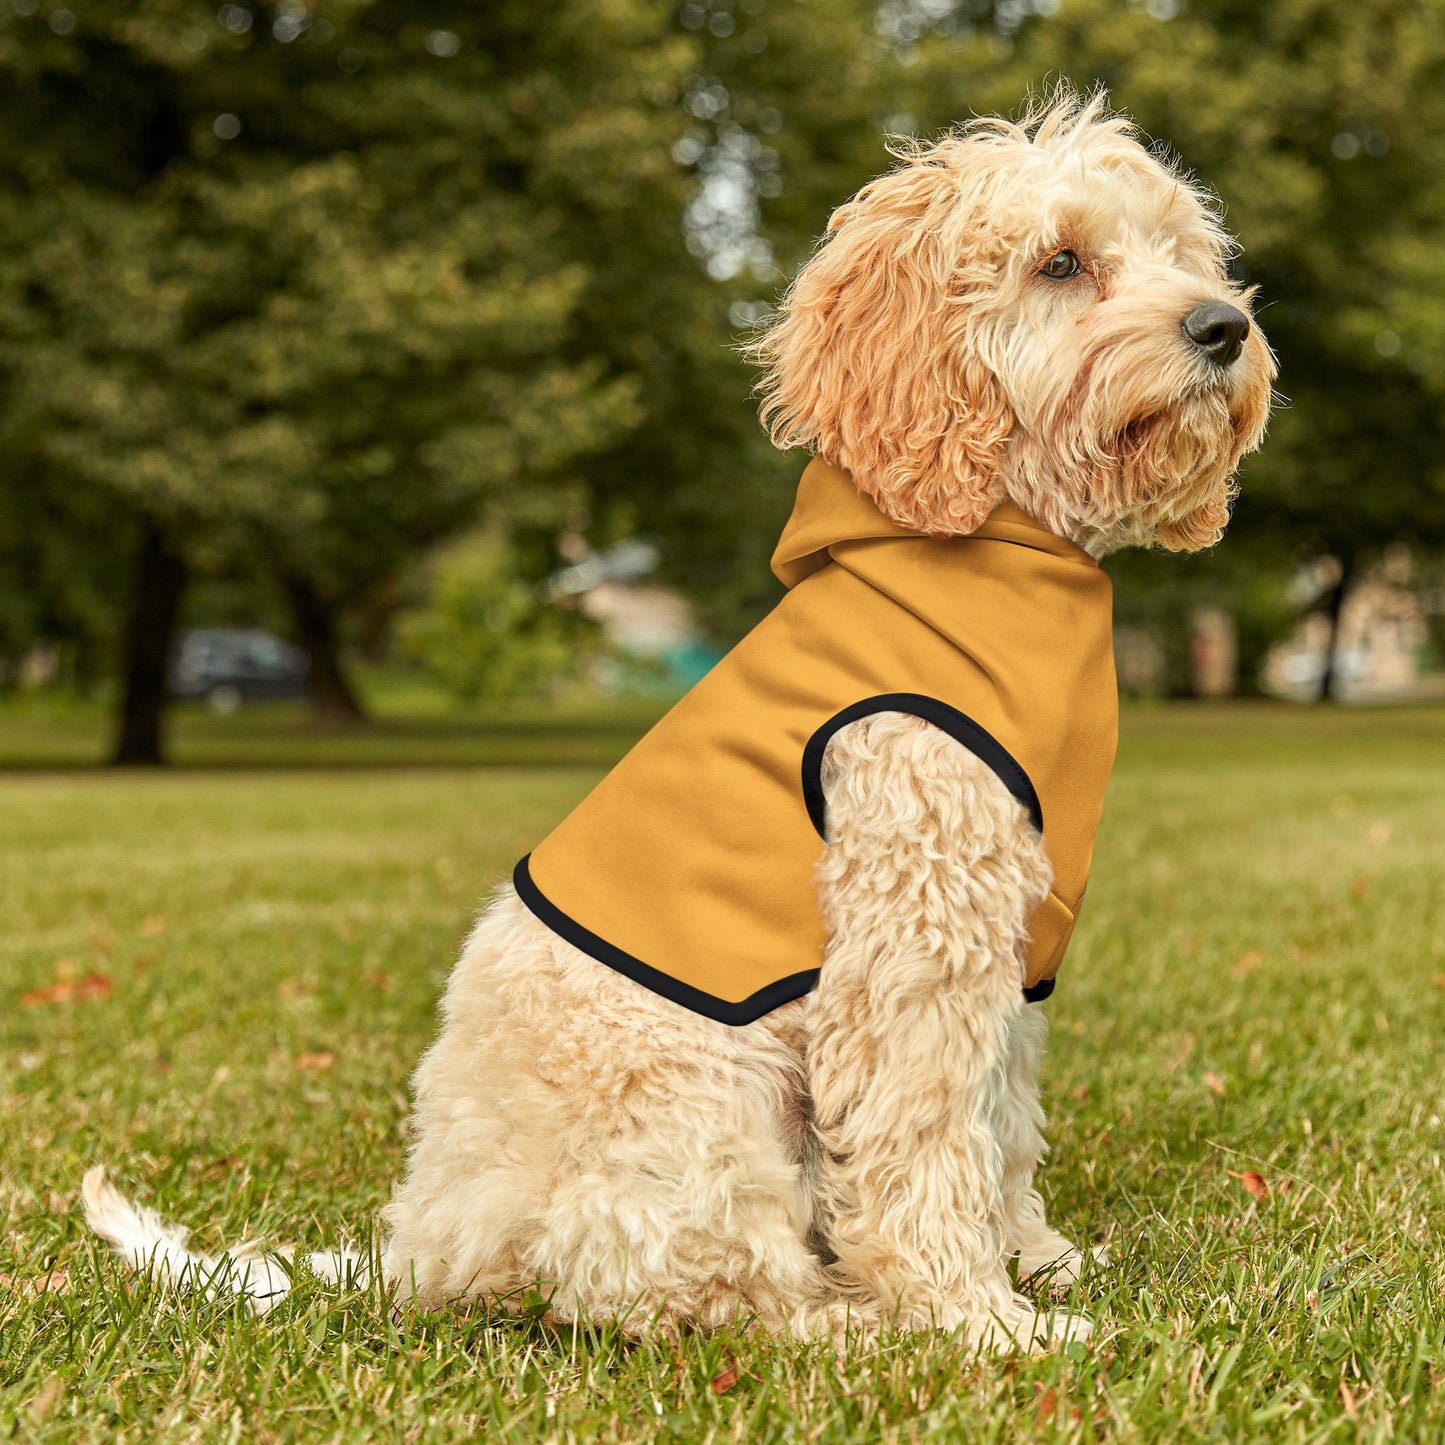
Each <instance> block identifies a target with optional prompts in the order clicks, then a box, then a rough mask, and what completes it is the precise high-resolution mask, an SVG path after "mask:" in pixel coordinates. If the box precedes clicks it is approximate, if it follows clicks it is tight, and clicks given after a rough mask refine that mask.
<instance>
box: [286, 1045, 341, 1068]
mask: <svg viewBox="0 0 1445 1445" xmlns="http://www.w3.org/2000/svg"><path fill="white" fill-rule="evenodd" d="M335 1062H336V1055H335V1054H333V1053H331V1052H329V1051H328V1050H326V1049H317V1050H316V1052H315V1053H311V1054H300V1055H298V1057H297V1059H296V1067H297V1068H298V1069H329V1068H330V1067H331V1066H332V1064H334V1063H335Z"/></svg>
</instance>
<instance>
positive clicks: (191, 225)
mask: <svg viewBox="0 0 1445 1445" xmlns="http://www.w3.org/2000/svg"><path fill="white" fill-rule="evenodd" d="M1442 9H1445V4H1442V0H1359V3H1346V0H1275V3H1272V4H1270V5H1267V6H1261V5H1256V4H1254V3H1252V0H1192V3H1188V4H1186V3H1183V0H1147V3H1135V0H868V3H863V0H682V3H680V4H678V3H673V0H557V3H554V4H551V5H544V6H538V5H534V4H525V3H522V0H493V3H489V4H487V5H485V6H464V5H461V4H459V3H453V4H433V3H429V0H415V3H401V0H317V3H315V4H307V3H303V0H281V3H277V4H246V5H242V4H221V5H220V6H219V7H217V6H216V5H213V4H210V3H199V0H129V3H121V0H66V3H65V4H56V3H53V0H0V89H3V94H4V97H5V101H4V104H3V106H0V459H3V460H0V660H3V659H4V658H7V657H8V658H10V659H14V658H16V657H18V656H20V655H22V654H23V653H24V652H25V650H26V649H27V648H28V647H30V646H31V645H33V644H34V643H35V642H36V641H37V640H51V641H57V642H63V643H65V644H66V645H67V647H68V649H69V656H70V657H71V659H72V669H73V672H74V674H75V676H76V678H77V680H79V681H81V682H85V681H87V680H89V679H93V678H95V677H97V676H102V675H113V676H117V677H119V678H120V679H121V681H122V684H123V686H122V697H123V705H122V708H121V710H120V712H121V717H120V727H119V729H118V737H117V749H116V752H117V756H118V757H119V758H121V759H123V760H126V761H154V760H157V759H158V758H159V757H160V753H161V734H160V719H161V704H162V701H163V693H164V686H163V683H164V668H165V658H166V653H167V650H168V649H169V646H170V642H171V637H172V634H173V632H174V629H175V627H176V625H177V619H178V617H179V616H180V615H181V608H182V606H183V601H184V589H185V586H186V581H187V578H188V576H193V575H196V574H198V573H199V574H202V575H208V576H209V575H232V574H241V573H246V574H261V575H265V576H266V577H267V578H269V579H270V585H271V587H272V588H273V590H274V594H275V596H276V598H277V599H279V600H280V601H281V602H284V605H285V606H286V607H287V609H288V611H289V614H290V616H291V619H292V627H293V630H294V631H295V632H296V634H297V636H298V640H300V641H301V642H302V643H303V645H305V646H306V647H307V650H308V651H309V652H310V654H311V656H312V658H313V666H314V676H315V678H316V680H317V685H318V702H319V703H320V704H322V705H323V707H325V708H329V709H330V710H331V711H333V712H340V713H344V712H346V711H348V710H349V709H351V708H352V707H353V706H354V699H352V697H351V696H350V692H349V688H348V686H347V683H346V679H345V675H344V671H343V669H342V667H341V665H340V663H339V660H338V646H337V635H338V634H337V629H338V627H339V626H340V624H341V623H342V622H343V621H344V619H345V618H346V617H347V616H348V615H352V614H354V613H355V612H356V611H357V610H358V609H363V608H369V609H373V610H375V609H378V608H379V609H381V610H382V611H385V609H386V608H387V607H388V606H389V605H390V600H391V599H392V598H393V597H394V595H395V594H396V589H397V583H398V579H399V578H400V577H401V576H402V575H403V574H404V573H405V572H406V570H407V569H408V568H409V567H410V566H411V565H412V564H413V562H414V561H415V559H416V558H417V556H418V555H419V554H420V553H421V552H422V551H423V550H425V549H427V548H428V547H430V546H432V545H433V544H435V543H437V542H439V541H441V540H443V539H446V538H448V537H450V536H452V535H454V534H457V533H459V532H461V531H464V530H466V529H469V528H473V527H476V526H478V525H481V524H483V523H485V524H486V525H487V526H488V527H489V528H490V531H489V535H490V536H493V537H496V536H498V535H501V534H500V533H499V531H498V529H499V528H501V529H503V530H504V532H505V538H506V545H507V546H508V547H509V548H510V549H511V552H512V555H513V558H514V563H515V567H516V569H517V572H518V575H519V576H521V577H523V578H530V579H536V578H539V577H540V576H541V575H543V574H544V573H545V572H546V571H547V570H548V568H549V567H550V566H551V565H553V562H554V540H555V538H556V536H557V535H558V533H559V532H561V531H563V530H564V529H566V530H571V531H573V532H577V531H581V532H584V533H585V534H586V535H587V536H588V538H589V540H591V541H592V542H594V543H596V544H602V543H605V542H608V541H612V540H615V539H616V538H618V537H621V536H624V535H628V534H630V533H631V532H633V531H641V532H644V533H646V534H648V535H650V536H652V537H654V538H656V539H658V540H659V541H660V542H661V544H662V550H663V556H664V567H665V574H666V576H667V578H668V579H669V580H671V581H674V582H676V583H678V584H679V585H681V586H682V587H684V588H685V589H686V590H687V591H688V592H689V594H690V595H691V596H692V597H693V598H694V599H695V600H696V601H697V602H698V604H699V606H700V608H701V610H702V614H703V616H704V618H705V619H707V620H708V621H709V622H710V623H711V624H712V625H713V626H714V628H715V629H716V630H717V632H718V633H719V634H720V635H722V636H728V635H735V634H736V633H737V632H739V631H741V630H742V629H743V628H744V627H745V626H746V625H748V624H749V623H750V622H751V620H753V618H755V617H756V616H757V615H758V613H759V612H760V611H761V610H762V609H763V608H764V607H765V606H767V605H768V603H769V602H770V601H771V599H772V597H773V596H774V595H775V594H774V590H773V588H772V584H771V583H770V581H769V579H768V576H767V571H766V558H767V555H768V553H769V551H770V550H771V547H772V545H773V541H774V539H775V537H776V533H777V529H778V526H779V525H780V523H781V521H782V518H783V517H784V516H785V515H786V512H787V509H788V506H789V503H790V501H791V487H792V482H793V479H794V478H795V475H796V472H797V470H798V461H797V459H796V458H782V457H778V456H776V455H775V454H774V453H772V452H771V450H770V449H769V448H768V446H767V444H766V442H765V441H764V439H763V438H762V436H761V434H760V432H759V430H758V428H757V425H756V422H755V419H754V416H753V408H752V404H751V401H750V398H749V390H750V383H751V378H750V377H749V376H748V374H747V372H746V370H745V368H744V367H743V365H742V364H741V363H740V362H739V360H738V359H737V357H736V355H735V353H734V351H733V349H732V347H733V344H734V343H735V342H736V340H737V338H738V336H739V334H740V333H741V332H743V331H745V330H746V328H747V327H748V326H749V325H750V324H751V323H752V322H754V321H756V320H758V319H760V318H761V317H763V316H764V315H765V314H766V308H767V306H768V304H769V303H770V302H771V301H772V300H773V299H774V298H775V297H776V294H777V292H778V290H779V289H780V287H781V285H782V284H784V282H785V280H786V278H787V276H788V274H790V272H791V270H792V269H793V267H794V266H795V265H796V264H797V263H798V262H799V261H800V260H801V259H802V257H803V256H804V255H805V254H806V252H807V250H808V248H809V246H810V245H811V244H812V242H813V239H814V238H815V237H816V236H817V235H818V234H819V233H820V232H821V231H822V228H823V226H824V223H825V222H826V219H827V215H828V213H829V211H830V210H831V208H832V207H833V206H834V205H836V204H837V203H838V202H840V201H841V200H843V199H844V198H846V196H848V195H849V194H850V193H851V192H852V191H853V190H854V189H856V187H857V186H858V185H859V184H861V183H862V182H863V181H864V180H866V179H867V178H868V177H870V176H871V175H873V174H876V173H877V172H878V171H879V170H881V169H883V168H884V167H885V165H886V164H887V163H888V161H887V157H886V155H885V153H884V150H883V145H882V135H883V133H884V132H885V131H903V132H917V133H927V132H931V131H935V130H938V129H941V128H943V127H944V126H946V125H947V124H949V123H951V122H953V121H956V120H959V119H962V118H965V117H967V116H968V115H970V114H973V113H978V112H984V111H990V110H1004V111H1008V110H1013V109H1016V108H1017V106H1018V104H1019V102H1020V100H1021V98H1022V97H1023V95H1024V94H1025V93H1026V92H1027V91H1028V90H1030V89H1034V90H1037V89H1038V88H1039V87H1040V86H1041V85H1043V84H1045V83H1047V82H1049V81H1050V80H1052V79H1057V78H1059V77H1061V76H1067V77H1068V78H1070V79H1071V80H1072V81H1073V82H1074V83H1075V84H1076V85H1077V86H1079V87H1081V88H1085V89H1087V88H1089V87H1091V86H1093V85H1094V84H1096V83H1103V84H1106V85H1108V86H1109V87H1110V89H1111V91H1112V93H1113V97H1114V100H1115V102H1116V103H1117V104H1118V105H1120V106H1121V107H1122V108H1124V109H1126V110H1128V111H1130V112H1131V113H1132V114H1133V115H1134V116H1135V118H1136V119H1137V120H1138V121H1139V123H1140V124H1141V126H1142V127H1143V128H1144V129H1145V131H1146V132H1148V133H1149V134H1150V135H1152V136H1154V137H1156V138H1158V139H1159V140H1161V141H1163V142H1165V143H1167V144H1169V145H1171V146H1173V147H1175V148H1177V150H1178V151H1179V152H1180V153H1181V154H1182V155H1183V156H1184V157H1185V158H1186V160H1187V162H1188V164H1189V165H1190V167H1191V168H1193V170H1194V171H1195V172H1196V173H1197V174H1198V175H1199V176H1200V177H1201V179H1203V180H1204V181H1205V182H1206V183H1207V184H1208V185H1210V186H1211V187H1212V188H1214V189H1215V190H1217V191H1218V192H1219V193H1220V194H1221V195H1222V196H1223V197H1224V198H1225V199H1226V201H1227V205H1228V220H1229V223H1230V225H1231V226H1232V227H1233V228H1234V229H1235V230H1236V231H1238V232H1239V233H1240V235H1241V236H1242V237H1243V239H1244V242H1245V246H1246V250H1245V254H1244V256H1243V257H1242V259H1241V261H1240V263H1239V267H1240V274H1241V276H1242V277H1244V278H1245V279H1247V280H1248V281H1250V282H1251V283H1253V284H1256V285H1257V286H1258V287H1259V289H1260V298H1259V305H1260V307H1261V313H1262V320H1263V322H1264V324H1265V328H1266V330H1267V332H1268V334H1269V336H1270V339H1271V341H1272V343H1273V344H1274V346H1275V348H1276V350H1277V351H1278V353H1279V355H1280V359H1281V380H1280V386H1281V390H1282V391H1283V392H1284V394H1285V395H1286V396H1287V397H1288V399H1289V401H1288V405H1287V406H1286V407H1285V408H1284V409H1283V410H1282V411H1281V412H1280V413H1279V415H1278V417H1277V419H1276V422H1275V425H1274V435H1273V437H1272V439H1271V441H1270V442H1269V443H1268V444H1267V446H1266V449H1265V451H1264V452H1263V453H1262V454H1261V455H1260V456H1259V457H1258V458H1257V459H1253V460H1252V461H1251V462H1250V463H1249V465H1248V468H1247V471H1246V475H1245V477H1244V479H1243V480H1244V494H1243V497H1242V499H1241V502H1240V505H1239V509H1238V513H1237V519H1236V523H1235V526H1234V528H1233V530H1232V532H1231V537H1230V542H1229V547H1230V548H1232V549H1236V550H1234V551H1233V552H1232V553H1229V554H1226V553H1223V552H1222V553H1221V554H1219V556H1218V557H1206V558H1200V559H1195V560H1192V561H1186V560H1182V559H1178V558H1168V559H1163V562H1164V564H1165V567H1166V568H1167V578H1168V579H1169V580H1167V581H1166V572H1165V571H1161V570H1160V564H1159V559H1155V558H1152V557H1150V556H1134V557H1128V558H1121V559H1119V560H1118V561H1117V562H1116V563H1114V564H1111V570H1113V571H1114V572H1115V575H1116V579H1117V580H1118V582H1119V584H1120V592H1119V595H1120V605H1121V611H1122V612H1124V613H1125V614H1126V615H1127V614H1128V613H1129V609H1130V608H1133V609H1135V611H1137V612H1140V613H1141V614H1142V613H1144V612H1146V611H1148V609H1149V608H1151V607H1154V608H1155V609H1156V611H1157V608H1158V607H1159V606H1160V605H1162V604H1161V598H1162V596H1163V594H1164V592H1165V591H1168V593H1169V596H1170V597H1171V598H1172V599H1173V600H1172V601H1170V602H1169V603H1168V606H1169V607H1171V608H1173V609H1174V611H1175V612H1178V611H1179V610H1180V608H1181V607H1183V606H1184V605H1185V603H1186V602H1187V599H1188V598H1189V597H1190V596H1191V595H1193V594H1192V593H1191V590H1190V589H1191V588H1193V589H1197V591H1198V593H1199V595H1201V596H1202V595H1205V594H1214V595H1217V594H1218V593H1220V592H1221V591H1224V592H1227V593H1229V594H1230V595H1231V596H1233V597H1235V598H1236V599H1242V600H1241V601H1240V605H1241V606H1242V607H1243V608H1244V609H1245V610H1246V611H1248V608H1249V607H1250V606H1252V605H1253V604H1252V603H1251V602H1250V601H1249V598H1250V597H1251V596H1252V595H1254V594H1256V593H1258V591H1259V589H1258V586H1257V582H1256V581H1255V580H1254V579H1255V578H1256V577H1257V575H1258V569H1259V568H1265V569H1268V568H1271V567H1273V568H1275V569H1276V570H1277V571H1278V570H1279V569H1282V568H1284V567H1286V566H1287V565H1289V564H1290V563H1292V562H1293V561H1295V560H1297V559H1299V558H1303V557H1309V556H1316V555H1322V554H1329V555H1332V556H1334V557H1336V558H1337V559H1339V561H1340V562H1341V563H1342V569H1341V570H1342V573H1343V575H1342V579H1341V584H1340V595H1343V589H1344V588H1345V587H1346V586H1347V585H1348V581H1349V578H1350V577H1351V576H1352V575H1353V574H1354V572H1355V571H1356V570H1357V569H1358V568H1359V566H1361V565H1362V564H1363V563H1364V562H1366V561H1367V560H1368V559H1369V558H1370V557H1371V556H1372V555H1373V554H1374V553H1375V552H1377V551H1378V550H1379V549H1380V548H1381V547H1383V546H1384V545H1385V544H1386V543H1388V542H1390V541H1393V540H1395V539H1397V538H1400V537H1406V538H1409V539H1412V540H1413V541H1414V542H1415V543H1417V544H1418V545H1422V546H1426V547H1432V548H1437V549H1438V548H1441V547H1442V546H1445V464H1442V460H1441V458H1442V447H1441V440H1442V438H1441V435H1440V431H1441V425H1442V405H1441V402H1442V396H1445V284H1442V282H1441V280H1440V277H1441V275H1442V274H1445V269H1442V267H1441V265H1440V264H1439V257H1440V254H1441V251H1442V246H1445V243H1442V240H1441V239H1440V238H1441V236H1442V225H1445V149H1442V143H1441V141H1440V136H1441V134H1442V125H1441V121H1442V119H1445V116H1442V114H1441V110H1442V107H1445V90H1442V86H1441V83H1440V82H1441V79H1442V76H1445V26H1442V18H1445V17H1442ZM1242 559H1248V561H1249V563H1250V564H1251V565H1250V567H1247V568H1246V567H1241V565H1240V562H1241V560H1242ZM1336 600H1337V601H1338V598H1337V599H1336ZM278 605H279V604H278ZM1272 609H1275V610H1277V598H1276V597H1275V596H1273V595H1271V597H1269V598H1267V599H1266V600H1264V601H1262V602H1261V603H1260V604H1259V608H1258V609H1257V611H1258V613H1259V616H1260V617H1261V618H1263V617H1265V616H1266V615H1267V614H1268V615H1272ZM1262 629H1263V623H1261V629H1260V635H1261V637H1263V635H1264V632H1263V630H1262Z"/></svg>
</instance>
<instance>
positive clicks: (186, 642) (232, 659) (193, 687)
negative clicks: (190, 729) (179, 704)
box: [170, 627, 311, 712]
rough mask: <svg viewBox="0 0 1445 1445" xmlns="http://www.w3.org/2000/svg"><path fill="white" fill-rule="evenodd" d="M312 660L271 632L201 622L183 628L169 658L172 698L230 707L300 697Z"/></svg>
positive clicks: (224, 709)
mask: <svg viewBox="0 0 1445 1445" xmlns="http://www.w3.org/2000/svg"><path fill="white" fill-rule="evenodd" d="M310 671H311V660H310V659H309V658H308V657H307V656H306V654H305V653H304V652H302V650H301V649H300V648H299V647H293V646H292V645H291V644H290V643H289V642H285V641H283V640H282V639H281V638H279V637H277V636H276V635H275V634H274V633H271V632H263V631H262V630H261V629H260V628H254V627H204V628H199V629H197V630H196V631H193V632H187V633H184V634H183V635H182V637H181V641H180V646H179V647H178V648H177V649H176V653H175V656H174V658H173V659H172V661H171V675H170V691H171V696H172V697H181V698H205V699H206V701H207V702H209V703H210V704H211V706H212V707H213V708H215V709H216V711H217V712H234V711H235V710H236V709H237V708H238V707H240V705H241V704H242V703H243V702H250V701H252V700H255V699H260V698H288V697H304V696H305V695H306V676H307V674H308V673H309V672H310Z"/></svg>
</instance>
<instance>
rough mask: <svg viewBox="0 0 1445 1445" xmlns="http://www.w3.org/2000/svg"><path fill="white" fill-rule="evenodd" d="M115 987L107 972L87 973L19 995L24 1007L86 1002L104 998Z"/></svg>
mask: <svg viewBox="0 0 1445 1445" xmlns="http://www.w3.org/2000/svg"><path fill="white" fill-rule="evenodd" d="M114 988H115V982H114V981H113V980H112V979H111V977H110V976H109V974H104V973H88V974H86V975H85V977H84V978H62V979H60V980H59V981H58V982H56V983H52V984H51V985H50V986H49V987H48V988H35V989H31V990H30V992H29V993H24V994H21V995H20V1002H21V1004H22V1005H23V1006H24V1007H26V1008H35V1007H36V1006H37V1005H38V1004H47V1003H70V1002H71V1001H72V1000H75V1001H78V1002H81V1003H86V1002H89V1001H90V1000H91V999H97V998H104V997H105V996H106V995H107V994H108V993H110V992H111V991H112V990H113V989H114Z"/></svg>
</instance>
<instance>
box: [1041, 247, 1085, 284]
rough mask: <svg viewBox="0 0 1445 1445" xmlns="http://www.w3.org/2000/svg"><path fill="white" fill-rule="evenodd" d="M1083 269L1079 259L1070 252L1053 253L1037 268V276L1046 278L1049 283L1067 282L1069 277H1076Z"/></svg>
mask: <svg viewBox="0 0 1445 1445" xmlns="http://www.w3.org/2000/svg"><path fill="white" fill-rule="evenodd" d="M1083 269H1084V268H1083V267H1082V266H1081V265H1080V264H1079V258H1078V257H1077V256H1076V255H1074V253H1073V252H1072V251H1055V252H1054V254H1053V255H1052V256H1050V257H1049V259H1048V260H1047V261H1045V262H1044V264H1043V265H1042V266H1040V267H1039V275H1041V276H1047V277H1048V278H1049V280H1050V281H1067V280H1068V279H1069V277H1070V276H1077V275H1078V274H1079V272H1080V271H1082V270H1083Z"/></svg>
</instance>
